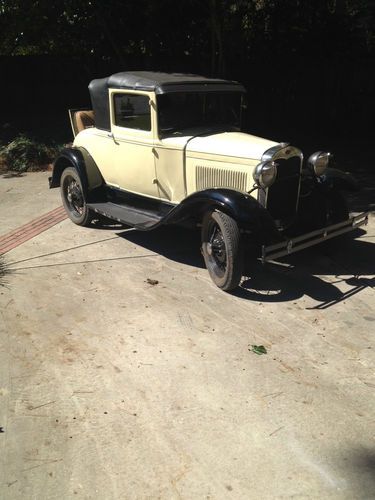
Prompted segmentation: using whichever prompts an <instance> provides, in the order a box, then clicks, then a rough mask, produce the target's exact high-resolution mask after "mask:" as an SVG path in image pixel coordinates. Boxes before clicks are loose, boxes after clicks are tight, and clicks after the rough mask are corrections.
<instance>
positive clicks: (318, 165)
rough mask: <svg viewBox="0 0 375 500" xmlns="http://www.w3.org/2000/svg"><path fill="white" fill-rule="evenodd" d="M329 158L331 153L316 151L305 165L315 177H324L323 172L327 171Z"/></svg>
mask: <svg viewBox="0 0 375 500" xmlns="http://www.w3.org/2000/svg"><path fill="white" fill-rule="evenodd" d="M330 158H331V153H328V152H325V151H316V152H315V153H313V154H312V155H311V156H309V159H308V160H307V163H308V165H309V167H310V169H312V170H313V171H314V173H315V175H316V176H317V177H321V176H322V175H324V172H325V171H326V170H327V167H328V164H329V160H330Z"/></svg>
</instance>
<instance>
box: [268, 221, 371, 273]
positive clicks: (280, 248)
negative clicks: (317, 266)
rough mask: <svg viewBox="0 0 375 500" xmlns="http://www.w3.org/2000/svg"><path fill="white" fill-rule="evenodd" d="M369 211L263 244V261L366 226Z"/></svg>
mask: <svg viewBox="0 0 375 500" xmlns="http://www.w3.org/2000/svg"><path fill="white" fill-rule="evenodd" d="M368 215H369V212H363V213H362V214H359V215H356V216H354V217H350V218H349V219H348V220H346V221H344V222H339V223H338V224H332V225H331V226H327V227H323V228H322V229H317V230H316V231H311V233H306V234H303V235H302V236H296V237H295V238H291V239H286V240H285V241H282V242H281V243H275V244H273V245H262V257H261V259H262V262H263V263H265V262H269V261H272V260H275V259H277V258H279V257H284V256H285V255H289V254H291V253H294V252H298V251H299V250H303V249H304V248H308V247H311V246H313V245H317V244H318V243H321V242H322V241H326V240H329V239H331V238H335V237H336V236H339V235H340V234H344V233H348V232H349V231H352V230H353V229H356V228H358V227H361V226H364V225H366V224H367V222H368Z"/></svg>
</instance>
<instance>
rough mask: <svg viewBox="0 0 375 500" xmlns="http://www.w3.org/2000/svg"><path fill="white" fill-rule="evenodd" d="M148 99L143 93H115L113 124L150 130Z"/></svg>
mask: <svg viewBox="0 0 375 500" xmlns="http://www.w3.org/2000/svg"><path fill="white" fill-rule="evenodd" d="M149 101H150V99H149V98H148V96H145V95H133V94H115V95H114V105H115V124H116V125H118V126H119V127H126V128H135V129H138V130H151V111H150V102H149Z"/></svg>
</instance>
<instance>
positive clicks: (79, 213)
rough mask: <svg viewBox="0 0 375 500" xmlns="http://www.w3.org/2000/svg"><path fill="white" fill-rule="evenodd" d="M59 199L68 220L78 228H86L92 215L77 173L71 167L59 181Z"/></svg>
mask: <svg viewBox="0 0 375 500" xmlns="http://www.w3.org/2000/svg"><path fill="white" fill-rule="evenodd" d="M60 192H61V199H62V202H63V205H64V208H65V210H66V213H67V214H68V216H69V218H70V220H72V221H73V222H74V224H77V225H78V226H88V225H89V224H90V222H91V220H92V214H91V211H90V210H89V208H88V207H87V205H86V201H85V198H84V195H83V189H82V182H81V179H80V178H79V175H78V172H77V170H76V169H75V168H73V167H67V168H66V169H65V170H64V171H63V173H62V175H61V180H60Z"/></svg>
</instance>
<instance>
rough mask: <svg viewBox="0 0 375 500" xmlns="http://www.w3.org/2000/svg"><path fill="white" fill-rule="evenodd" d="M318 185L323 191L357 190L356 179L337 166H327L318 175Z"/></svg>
mask: <svg viewBox="0 0 375 500" xmlns="http://www.w3.org/2000/svg"><path fill="white" fill-rule="evenodd" d="M319 184H320V186H321V187H322V188H323V190H324V191H331V190H332V189H334V190H339V191H358V190H359V183H358V181H357V180H356V179H355V178H354V177H353V176H352V175H351V174H350V173H349V172H343V171H342V170H339V169H337V168H327V170H326V171H325V172H324V174H323V175H322V176H321V177H320V182H319Z"/></svg>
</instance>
